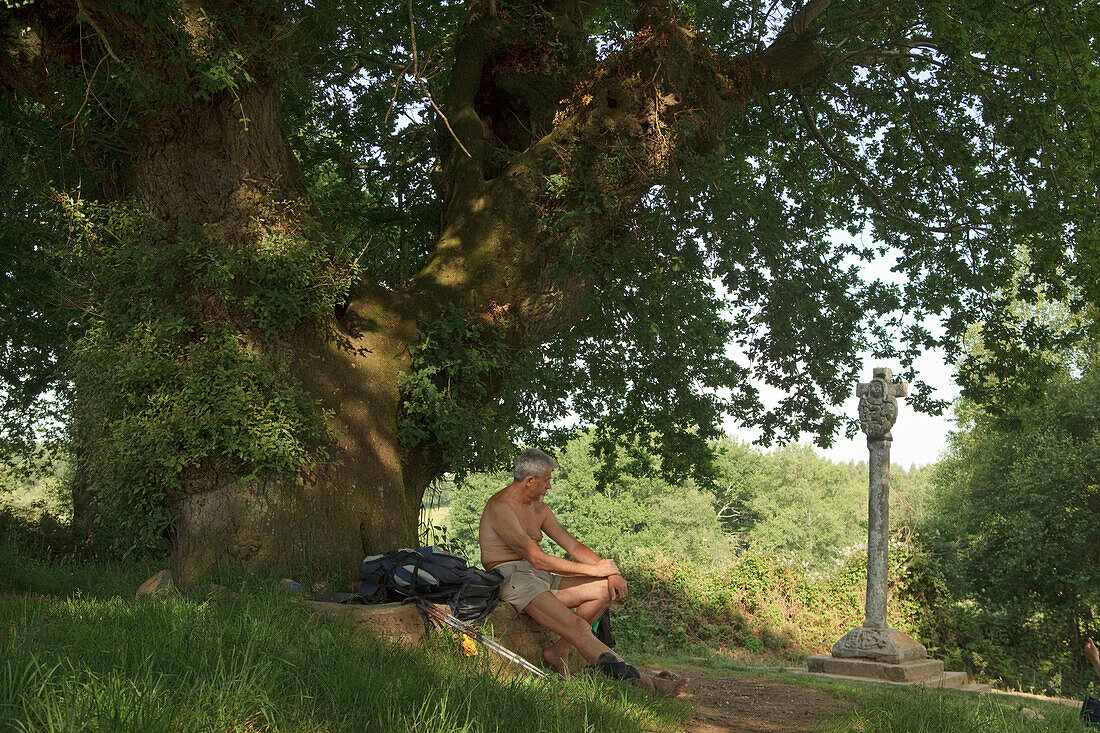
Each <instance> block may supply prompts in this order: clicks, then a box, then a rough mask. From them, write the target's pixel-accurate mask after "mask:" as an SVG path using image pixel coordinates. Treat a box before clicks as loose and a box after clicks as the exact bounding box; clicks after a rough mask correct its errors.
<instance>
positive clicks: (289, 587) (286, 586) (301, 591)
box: [279, 578, 309, 596]
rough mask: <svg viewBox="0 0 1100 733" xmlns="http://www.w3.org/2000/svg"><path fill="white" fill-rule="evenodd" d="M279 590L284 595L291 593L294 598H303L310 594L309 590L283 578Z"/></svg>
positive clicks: (294, 581)
mask: <svg viewBox="0 0 1100 733" xmlns="http://www.w3.org/2000/svg"><path fill="white" fill-rule="evenodd" d="M279 590H281V591H283V592H284V593H289V594H290V595H292V596H301V595H306V594H308V593H309V588H307V587H306V586H304V585H302V584H301V583H299V582H297V581H296V580H291V579H290V578H283V579H282V580H280V581H279Z"/></svg>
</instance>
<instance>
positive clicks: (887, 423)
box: [856, 367, 909, 629]
mask: <svg viewBox="0 0 1100 733" xmlns="http://www.w3.org/2000/svg"><path fill="white" fill-rule="evenodd" d="M892 376H893V375H892V374H891V372H890V370H889V369H886V368H884V367H876V368H875V371H874V379H872V380H871V381H870V382H868V383H867V384H860V385H858V386H857V387H856V396H857V397H859V424H860V427H862V428H863V432H865V433H866V434H867V450H868V451H869V452H870V460H869V463H868V474H869V479H870V480H869V481H868V491H867V619H866V620H865V621H864V622H863V625H864V626H865V627H867V628H872V629H885V628H886V585H887V577H886V572H887V570H886V569H887V567H888V562H889V555H890V442H891V441H892V440H893V438H892V437H891V436H890V428H892V427H893V426H894V421H895V420H896V419H897V417H898V400H897V398H898V397H904V396H906V395H907V394H909V385H907V384H906V383H905V382H894V381H892Z"/></svg>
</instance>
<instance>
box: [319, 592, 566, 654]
mask: <svg viewBox="0 0 1100 733" xmlns="http://www.w3.org/2000/svg"><path fill="white" fill-rule="evenodd" d="M308 603H309V604H310V606H312V607H313V608H314V609H316V610H317V611H318V612H320V613H323V614H326V615H328V616H331V617H333V618H337V619H341V620H343V621H346V622H348V623H351V624H352V625H354V626H355V628H356V630H357V631H360V632H367V633H371V634H374V635H375V636H379V637H382V638H384V639H388V640H390V641H394V642H397V643H398V644H403V645H406V646H413V645H416V644H419V643H420V640H421V638H422V637H423V636H424V618H423V616H421V614H420V611H419V610H418V609H417V608H416V606H413V605H410V604H401V603H379V604H374V605H366V606H364V605H357V604H341V603H321V602H318V601H308ZM441 608H443V609H445V610H447V611H450V609H448V608H447V607H446V606H441ZM484 627H485V630H486V631H487V632H488V634H489V636H490V637H492V638H494V639H496V641H498V642H500V643H501V644H503V645H504V646H505V647H507V648H509V649H511V650H512V651H514V652H516V653H517V654H519V655H520V656H522V657H525V658H527V659H528V660H529V661H531V662H532V663H534V664H535V665H541V664H542V650H543V649H544V648H545V647H547V646H549V645H550V643H551V642H553V641H554V640H555V639H556V638H557V637H556V636H555V635H554V634H551V633H550V632H549V631H547V630H546V629H544V628H542V627H541V626H539V625H538V624H537V623H535V622H534V621H533V620H532V619H531V618H530V617H529V616H526V615H521V614H519V613H517V612H516V610H515V609H514V608H512V606H511V605H509V604H507V603H501V604H500V605H499V606H497V607H496V610H494V611H493V613H492V614H491V615H490V616H489V618H488V619H487V620H486V623H485V624H484ZM482 654H489V655H491V654H492V652H487V651H485V650H482ZM509 665H510V663H505V666H509Z"/></svg>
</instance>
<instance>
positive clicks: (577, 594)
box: [542, 578, 611, 674]
mask: <svg viewBox="0 0 1100 733" xmlns="http://www.w3.org/2000/svg"><path fill="white" fill-rule="evenodd" d="M556 597H557V599H558V600H559V601H560V602H561V604H562V605H563V606H565V607H566V608H572V609H576V615H577V616H580V617H581V618H583V619H584V620H585V621H587V622H588V626H589V628H591V627H592V624H594V623H596V620H597V619H598V618H600V616H603V612H604V611H606V610H607V607H608V606H609V605H610V604H611V595H610V594H609V593H608V590H607V581H606V580H604V579H603V578H562V581H561V586H560V587H559V588H558V592H557V596H556ZM572 648H573V643H572V642H571V641H569V639H567V638H566V637H564V636H562V637H560V638H559V639H558V640H557V641H556V642H554V643H553V644H551V645H550V646H548V647H546V649H544V650H543V652H542V658H543V659H545V660H546V663H547V664H549V665H550V666H551V667H553V668H554V669H555V670H556V671H557V672H558V674H563V673H564V672H565V659H566V657H567V656H568V655H569V650H570V649H572Z"/></svg>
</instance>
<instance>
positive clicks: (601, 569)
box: [485, 501, 619, 578]
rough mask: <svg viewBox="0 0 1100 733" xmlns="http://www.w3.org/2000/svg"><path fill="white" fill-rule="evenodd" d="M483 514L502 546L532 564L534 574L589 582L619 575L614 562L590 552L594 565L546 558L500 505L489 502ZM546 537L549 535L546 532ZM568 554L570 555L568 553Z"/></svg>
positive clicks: (517, 522) (509, 509) (550, 556)
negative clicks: (547, 573) (578, 577)
mask: <svg viewBox="0 0 1100 733" xmlns="http://www.w3.org/2000/svg"><path fill="white" fill-rule="evenodd" d="M485 513H486V515H487V516H488V519H489V521H490V523H491V526H492V527H493V529H494V530H495V531H496V533H497V535H498V536H499V537H500V539H501V540H503V541H504V544H506V545H508V547H510V548H511V549H512V550H514V551H515V552H516V554H518V555H519V556H520V557H522V558H523V559H524V560H526V561H527V562H529V563H531V565H532V566H533V567H534V568H535V569H537V570H549V571H550V572H552V573H557V574H558V575H584V576H588V577H591V578H606V577H607V576H609V575H616V574H618V572H619V568H618V567H616V565H615V561H614V560H602V559H600V558H599V557H597V556H596V553H594V552H592V551H591V550H588V552H589V554H590V555H591V556H592V557H593V558H594V559H595V562H591V563H579V562H572V561H571V560H566V559H565V558H561V557H554V556H553V555H547V554H546V553H545V552H543V551H542V548H541V547H539V543H537V542H535V541H534V540H533V539H531V537H530V536H529V535H528V534H527V533H526V532H524V531H523V527H521V526H520V524H519V519H518V518H517V517H516V513H515V512H514V511H513V510H512V508H511V507H509V506H507V505H505V504H503V503H501V502H495V501H494V502H490V503H489V505H488V506H487V507H485ZM558 526H559V527H560V526H561V525H560V524H559V525H558ZM547 534H548V535H549V534H550V532H547ZM551 539H554V541H555V542H557V540H556V539H555V538H554V537H553V535H551ZM559 544H560V543H559ZM577 544H580V543H577ZM585 549H586V550H587V549H588V548H585ZM570 554H572V553H571V552H570ZM574 557H575V556H574Z"/></svg>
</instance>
